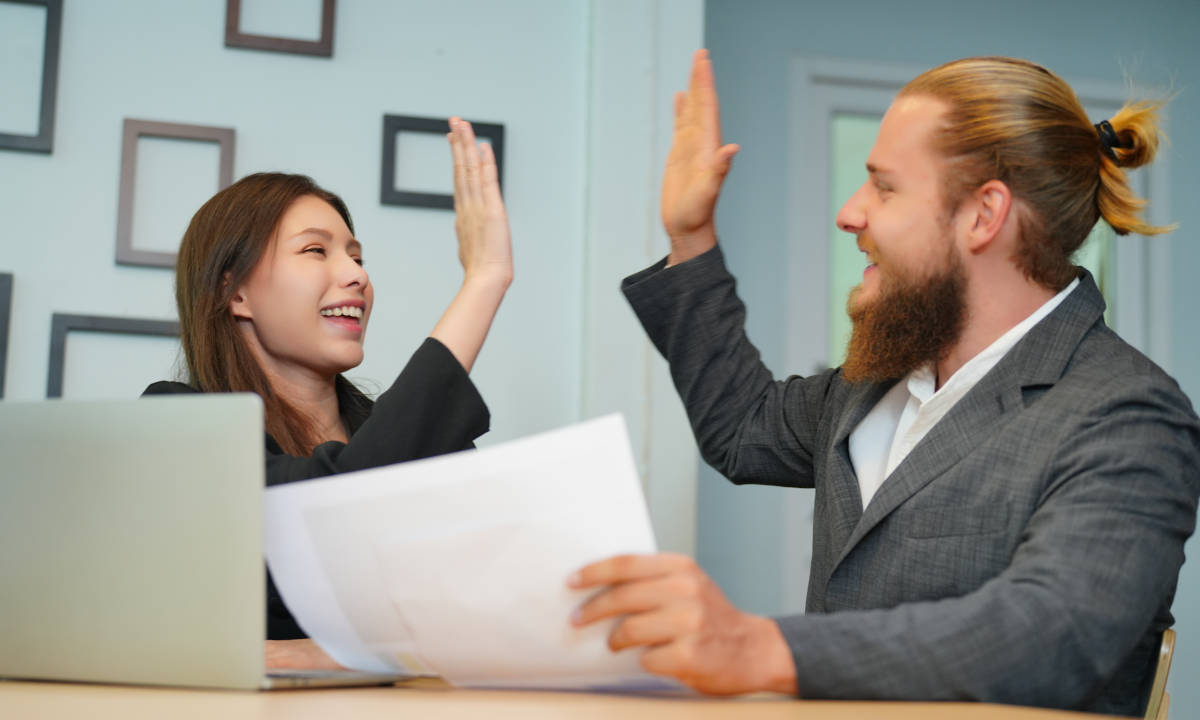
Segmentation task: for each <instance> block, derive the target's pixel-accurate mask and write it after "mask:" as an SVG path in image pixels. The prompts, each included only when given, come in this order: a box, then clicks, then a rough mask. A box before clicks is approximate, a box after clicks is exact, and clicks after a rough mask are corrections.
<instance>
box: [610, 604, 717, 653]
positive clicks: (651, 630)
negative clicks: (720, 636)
mask: <svg viewBox="0 0 1200 720" xmlns="http://www.w3.org/2000/svg"><path fill="white" fill-rule="evenodd" d="M698 625H699V612H698V609H697V607H696V606H688V605H678V606H674V607H665V608H661V609H659V610H655V611H653V612H647V613H642V614H640V615H631V616H629V617H627V618H625V619H623V620H622V621H621V622H620V623H619V624H618V625H617V627H616V628H615V629H614V630H613V631H612V634H611V635H609V636H608V647H609V649H610V650H612V651H613V652H619V651H621V650H624V649H625V648H631V647H643V646H648V647H653V646H655V645H663V644H665V643H669V642H673V641H675V640H676V639H678V638H680V637H682V636H685V635H687V634H688V633H691V632H693V631H695V629H696V627H697V626H698Z"/></svg>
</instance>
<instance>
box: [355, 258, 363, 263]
mask: <svg viewBox="0 0 1200 720" xmlns="http://www.w3.org/2000/svg"><path fill="white" fill-rule="evenodd" d="M354 262H356V263H358V264H359V265H362V264H363V259H362V258H360V257H356V258H354Z"/></svg>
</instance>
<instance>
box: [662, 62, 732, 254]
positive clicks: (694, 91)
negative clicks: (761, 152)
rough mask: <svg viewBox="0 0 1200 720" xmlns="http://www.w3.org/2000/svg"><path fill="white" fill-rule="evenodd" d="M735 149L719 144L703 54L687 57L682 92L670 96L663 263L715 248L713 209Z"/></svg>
mask: <svg viewBox="0 0 1200 720" xmlns="http://www.w3.org/2000/svg"><path fill="white" fill-rule="evenodd" d="M737 151H738V146H737V145H722V144H721V118H720V111H719V107H718V105H717V88H716V84H715V83H714V81H713V71H712V61H711V60H709V59H708V51H707V50H697V51H696V54H695V55H694V56H693V57H692V75H691V80H690V81H689V82H688V90H687V92H686V93H676V94H675V135H674V138H673V139H672V141H671V152H670V154H668V155H667V167H666V170H665V171H664V172H663V184H662V221H663V227H664V228H666V231H667V235H669V236H670V237H671V255H670V258H669V259H668V261H667V262H668V264H670V265H675V264H677V263H681V262H683V261H685V260H689V259H691V258H693V257H695V256H697V255H699V254H701V253H703V252H704V251H706V250H708V249H709V248H711V247H712V246H713V245H715V244H716V242H717V239H716V231H715V230H714V228H713V209H714V208H715V207H716V204H717V195H718V194H720V192H721V183H722V182H723V181H724V180H725V174H726V173H728V172H729V164H730V162H731V161H732V160H733V156H734V155H735V154H736V153H737Z"/></svg>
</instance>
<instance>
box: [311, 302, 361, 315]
mask: <svg viewBox="0 0 1200 720" xmlns="http://www.w3.org/2000/svg"><path fill="white" fill-rule="evenodd" d="M321 314H322V315H324V316H325V317H352V318H361V317H362V316H363V310H362V308H360V307H354V306H352V305H347V306H346V307H336V308H327V309H325V310H322V311H321Z"/></svg>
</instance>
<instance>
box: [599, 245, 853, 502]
mask: <svg viewBox="0 0 1200 720" xmlns="http://www.w3.org/2000/svg"><path fill="white" fill-rule="evenodd" d="M665 265H666V261H665V260H663V261H660V262H658V263H657V264H655V265H653V266H651V267H650V268H647V269H646V270H643V271H641V272H639V273H636V274H634V275H631V276H629V277H627V278H625V280H624V282H623V283H622V284H621V290H622V292H624V293H625V297H626V299H628V301H629V303H630V305H631V306H632V307H633V310H634V313H636V314H637V317H638V320H639V321H641V323H642V327H643V328H645V330H646V334H647V335H648V336H649V337H650V340H651V342H653V343H654V346H655V347H656V348H657V349H658V351H659V353H661V354H662V356H663V357H664V358H666V360H667V362H668V363H669V365H670V368H671V377H672V380H673V381H674V383H675V389H676V390H677V391H678V392H679V395H680V397H681V398H682V399H683V404H684V408H685V410H686V411H687V415H688V420H689V421H690V422H691V426H692V432H693V433H694V434H695V436H696V442H697V444H698V445H699V446H700V453H701V455H702V456H703V457H704V459H705V461H706V462H708V464H710V465H712V466H713V467H714V468H716V469H717V470H718V471H719V472H721V474H723V475H724V476H725V477H727V478H729V479H730V480H732V481H733V482H735V483H739V484H741V483H759V484H767V485H787V486H800V487H812V484H813V456H814V452H815V450H814V448H815V445H816V438H817V434H818V430H819V427H820V424H821V422H822V417H821V412H822V408H823V407H825V402H824V400H825V396H826V394H827V393H828V392H829V390H830V387H831V384H832V382H833V379H834V377H835V376H836V372H837V371H832V370H831V371H827V372H826V373H823V374H821V375H818V376H815V377H812V378H799V377H792V378H789V379H788V380H786V381H783V382H776V381H775V380H774V379H773V377H772V376H771V373H770V371H769V370H768V369H767V368H766V366H765V365H764V364H763V362H762V359H761V358H760V356H759V353H758V350H757V349H756V348H755V347H754V346H753V345H752V344H751V343H750V340H749V338H747V337H746V332H745V321H746V309H745V306H744V305H743V304H742V301H741V300H740V299H739V298H738V296H737V288H736V282H735V281H734V279H733V276H732V275H730V274H729V272H728V270H726V268H725V261H724V256H723V255H722V253H721V250H720V248H719V247H714V248H713V249H712V250H709V251H708V252H706V253H704V254H703V255H700V256H698V257H695V258H692V259H691V260H688V261H687V262H684V263H680V264H679V265H676V266H672V267H670V268H666V267H665Z"/></svg>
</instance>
